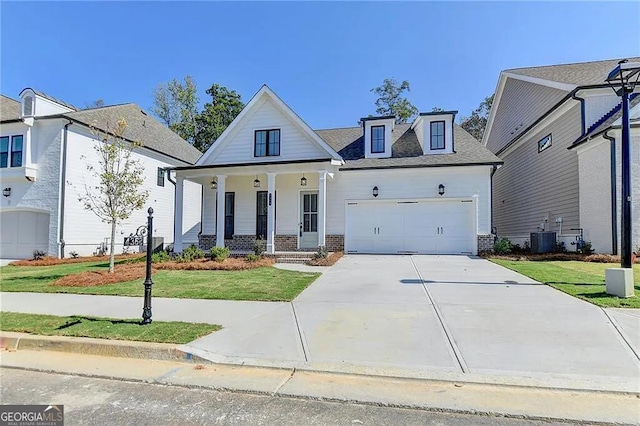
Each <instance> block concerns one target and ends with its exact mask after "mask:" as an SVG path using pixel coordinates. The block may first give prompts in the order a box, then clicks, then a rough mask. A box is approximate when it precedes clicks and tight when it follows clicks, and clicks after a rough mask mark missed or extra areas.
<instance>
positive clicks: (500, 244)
mask: <svg viewBox="0 0 640 426" xmlns="http://www.w3.org/2000/svg"><path fill="white" fill-rule="evenodd" d="M493 252H494V253H495V254H508V253H511V241H509V239H508V238H500V239H499V240H498V241H496V242H495V244H494V245H493Z"/></svg>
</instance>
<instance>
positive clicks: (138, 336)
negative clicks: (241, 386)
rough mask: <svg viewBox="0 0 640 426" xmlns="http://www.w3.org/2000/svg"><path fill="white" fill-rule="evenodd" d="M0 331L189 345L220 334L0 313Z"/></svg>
mask: <svg viewBox="0 0 640 426" xmlns="http://www.w3.org/2000/svg"><path fill="white" fill-rule="evenodd" d="M0 324H2V330H3V331H16V332H19V333H31V334H39V335H42V336H73V337H94V338H98V339H113V340H135V341H139V342H155V343H179V344H182V343H189V342H191V341H193V340H195V339H197V338H199V337H202V336H206V335H207V334H209V333H213V332H214V331H218V330H220V328H221V327H220V326H219V325H216V324H192V323H187V322H155V321H154V322H152V323H151V324H147V325H140V320H139V319H124V320H118V319H110V318H92V317H82V316H70V317H56V316H53V315H34V314H20V313H16V312H0Z"/></svg>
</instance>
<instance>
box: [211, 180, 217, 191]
mask: <svg viewBox="0 0 640 426" xmlns="http://www.w3.org/2000/svg"><path fill="white" fill-rule="evenodd" d="M211 189H218V181H217V180H215V179H213V180H212V181H211Z"/></svg>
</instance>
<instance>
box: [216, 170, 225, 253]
mask: <svg viewBox="0 0 640 426" xmlns="http://www.w3.org/2000/svg"><path fill="white" fill-rule="evenodd" d="M216 178H217V180H218V190H217V193H216V196H217V199H218V206H217V208H216V247H224V192H225V189H224V187H225V185H224V182H225V179H226V178H227V176H225V175H217V176H216Z"/></svg>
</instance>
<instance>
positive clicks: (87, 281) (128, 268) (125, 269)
mask: <svg viewBox="0 0 640 426" xmlns="http://www.w3.org/2000/svg"><path fill="white" fill-rule="evenodd" d="M154 272H155V271H154ZM145 275H146V270H145V264H144V263H132V264H125V265H117V266H116V267H115V270H114V272H113V274H110V273H109V270H108V269H106V270H104V271H85V272H80V273H79V274H71V275H67V276H64V277H62V278H59V279H57V280H55V281H54V282H52V283H51V284H49V285H51V286H54V287H98V286H101V285H109V284H116V283H123V282H127V281H133V280H138V279H143V278H144V277H145Z"/></svg>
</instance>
